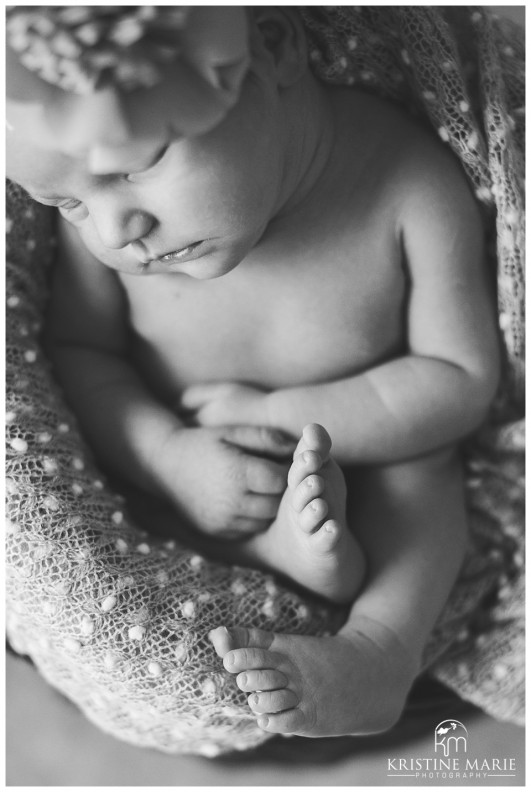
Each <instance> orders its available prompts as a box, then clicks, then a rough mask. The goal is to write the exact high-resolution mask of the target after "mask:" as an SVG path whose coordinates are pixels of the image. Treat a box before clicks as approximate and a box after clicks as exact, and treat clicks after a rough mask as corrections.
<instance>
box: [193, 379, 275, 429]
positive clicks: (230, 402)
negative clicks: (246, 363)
mask: <svg viewBox="0 0 531 792" xmlns="http://www.w3.org/2000/svg"><path fill="white" fill-rule="evenodd" d="M181 407H182V408H183V409H184V410H186V411H187V412H189V413H191V416H192V420H193V421H194V423H196V424H198V425H199V426H230V425H234V424H252V425H254V426H270V425H271V423H270V421H269V415H268V410H267V393H265V392H264V391H261V390H259V389H258V388H253V387H252V386H250V385H241V384H240V383H237V382H222V383H220V382H216V383H210V384H206V385H192V386H191V387H190V388H187V389H186V390H185V391H184V392H183V394H182V396H181Z"/></svg>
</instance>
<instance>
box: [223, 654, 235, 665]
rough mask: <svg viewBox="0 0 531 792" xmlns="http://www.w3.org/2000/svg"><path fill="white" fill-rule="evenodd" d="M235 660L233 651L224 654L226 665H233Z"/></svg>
mask: <svg viewBox="0 0 531 792" xmlns="http://www.w3.org/2000/svg"><path fill="white" fill-rule="evenodd" d="M235 662H236V657H235V655H234V653H233V652H228V653H227V654H226V655H225V663H226V664H227V665H230V666H233V665H234V664H235Z"/></svg>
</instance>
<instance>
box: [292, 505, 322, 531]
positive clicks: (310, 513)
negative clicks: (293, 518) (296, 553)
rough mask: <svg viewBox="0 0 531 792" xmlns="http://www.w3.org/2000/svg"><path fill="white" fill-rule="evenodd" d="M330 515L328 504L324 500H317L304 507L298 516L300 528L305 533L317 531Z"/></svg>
mask: <svg viewBox="0 0 531 792" xmlns="http://www.w3.org/2000/svg"><path fill="white" fill-rule="evenodd" d="M327 514H328V504H327V502H326V501H325V500H323V498H315V499H314V500H312V501H310V503H309V504H308V505H307V506H305V507H304V509H303V510H302V511H301V513H300V514H299V516H298V518H297V519H298V522H299V527H300V528H301V530H302V531H304V533H312V532H313V531H315V530H316V529H317V528H318V527H319V525H320V524H321V523H322V521H323V520H324V519H325V517H326V515H327Z"/></svg>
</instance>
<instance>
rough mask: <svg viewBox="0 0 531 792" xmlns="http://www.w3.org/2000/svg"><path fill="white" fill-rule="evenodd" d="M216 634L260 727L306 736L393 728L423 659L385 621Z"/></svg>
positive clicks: (212, 635) (225, 661)
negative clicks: (337, 630)
mask: <svg viewBox="0 0 531 792" xmlns="http://www.w3.org/2000/svg"><path fill="white" fill-rule="evenodd" d="M210 639H211V641H212V643H213V644H214V648H215V649H216V652H217V653H218V655H220V657H222V658H223V665H224V666H225V669H226V670H227V671H229V672H230V673H231V674H236V675H237V676H236V683H237V685H238V687H239V688H240V689H241V690H243V691H244V692H246V693H250V695H249V697H248V703H249V706H250V708H251V710H252V711H253V713H254V714H255V715H256V716H257V723H258V726H260V728H262V729H264V731H267V732H273V733H277V734H299V735H303V736H306V737H333V736H340V735H362V734H374V733H376V732H381V731H386V730H387V729H390V728H391V726H393V725H394V724H395V723H396V721H397V720H398V718H399V717H400V714H401V712H402V710H403V707H404V703H405V701H406V697H407V694H408V692H409V689H410V687H411V684H412V683H413V681H414V678H415V676H416V674H417V673H418V665H417V664H416V663H415V662H414V661H413V658H412V657H410V655H409V654H408V653H407V652H406V650H405V649H404V647H403V646H402V645H401V643H400V642H399V641H398V639H397V637H396V636H395V635H394V634H393V633H392V632H391V631H390V630H388V629H387V628H385V627H384V626H383V625H379V624H377V623H375V622H372V620H369V619H362V620H361V622H360V628H359V630H353V631H351V632H350V633H349V635H348V637H347V636H346V635H341V634H340V635H336V636H333V637H327V638H314V637H309V636H304V635H281V634H277V633H271V632H265V631H264V630H258V629H246V628H244V627H234V628H231V630H230V632H229V631H228V630H227V629H226V628H225V627H218V628H216V629H215V630H212V632H211V633H210Z"/></svg>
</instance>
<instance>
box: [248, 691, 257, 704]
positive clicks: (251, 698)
mask: <svg viewBox="0 0 531 792" xmlns="http://www.w3.org/2000/svg"><path fill="white" fill-rule="evenodd" d="M249 704H253V705H254V706H256V705H257V704H258V696H257V694H256V693H253V695H252V696H249Z"/></svg>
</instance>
